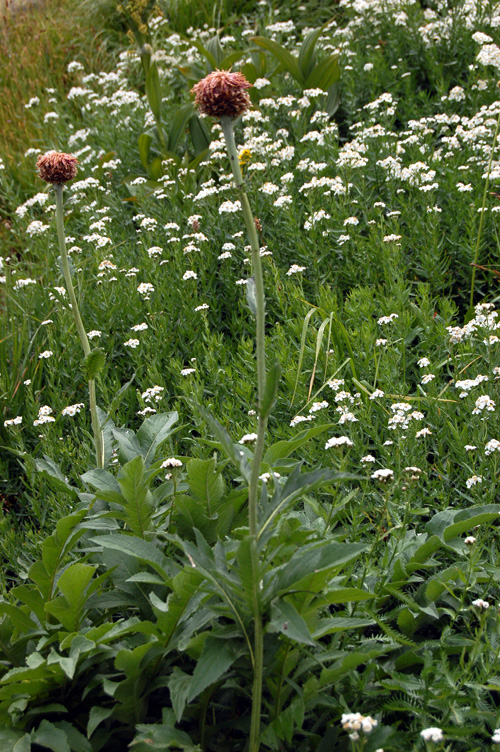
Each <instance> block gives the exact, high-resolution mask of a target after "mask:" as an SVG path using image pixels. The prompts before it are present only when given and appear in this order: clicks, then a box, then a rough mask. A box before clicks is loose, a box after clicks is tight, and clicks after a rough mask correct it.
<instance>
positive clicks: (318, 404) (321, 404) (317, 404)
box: [309, 400, 328, 413]
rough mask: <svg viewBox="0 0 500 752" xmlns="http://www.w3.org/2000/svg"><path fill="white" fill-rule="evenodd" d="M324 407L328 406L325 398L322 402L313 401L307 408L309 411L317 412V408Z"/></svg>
mask: <svg viewBox="0 0 500 752" xmlns="http://www.w3.org/2000/svg"><path fill="white" fill-rule="evenodd" d="M326 407H328V402H327V401H326V400H323V401H322V402H313V403H312V405H311V407H310V408H309V412H310V413H317V412H318V410H324V409H325V408H326Z"/></svg>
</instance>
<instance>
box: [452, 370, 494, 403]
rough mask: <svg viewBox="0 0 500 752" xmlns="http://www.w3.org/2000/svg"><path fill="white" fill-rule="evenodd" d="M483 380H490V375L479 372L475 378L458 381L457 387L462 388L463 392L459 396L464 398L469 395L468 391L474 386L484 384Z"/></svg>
mask: <svg viewBox="0 0 500 752" xmlns="http://www.w3.org/2000/svg"><path fill="white" fill-rule="evenodd" d="M483 381H488V376H483V375H482V374H479V375H478V376H476V378H475V379H463V381H456V382H455V389H461V390H462V393H461V394H460V395H459V396H460V397H461V398H462V399H463V398H464V397H467V392H469V391H470V390H471V389H472V388H473V387H475V386H479V384H482V383H483Z"/></svg>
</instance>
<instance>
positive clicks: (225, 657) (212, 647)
mask: <svg viewBox="0 0 500 752" xmlns="http://www.w3.org/2000/svg"><path fill="white" fill-rule="evenodd" d="M237 655H238V649H237V646H236V645H235V644H233V642H232V641H229V640H223V639H217V638H216V637H213V636H212V635H209V636H208V637H207V638H206V640H205V644H204V646H203V652H202V654H201V656H200V658H199V660H198V663H197V664H196V667H195V669H194V672H193V677H192V679H191V686H190V687H189V694H188V697H187V701H188V702H191V700H194V698H195V697H198V695H199V694H200V693H201V692H203V690H204V689H206V688H207V687H209V686H210V685H211V684H213V683H214V682H216V681H219V680H220V679H221V677H223V676H224V674H225V673H226V671H227V670H228V668H229V667H230V666H231V665H232V663H233V661H234V660H235V659H236V657H237Z"/></svg>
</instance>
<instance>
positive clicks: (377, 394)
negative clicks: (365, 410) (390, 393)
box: [370, 389, 385, 400]
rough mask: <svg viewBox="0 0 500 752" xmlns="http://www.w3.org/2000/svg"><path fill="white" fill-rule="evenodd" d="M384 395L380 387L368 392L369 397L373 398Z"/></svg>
mask: <svg viewBox="0 0 500 752" xmlns="http://www.w3.org/2000/svg"><path fill="white" fill-rule="evenodd" d="M384 396H385V392H383V391H382V389H374V390H373V392H372V393H371V394H370V399H371V400H375V399H379V398H380V397H384Z"/></svg>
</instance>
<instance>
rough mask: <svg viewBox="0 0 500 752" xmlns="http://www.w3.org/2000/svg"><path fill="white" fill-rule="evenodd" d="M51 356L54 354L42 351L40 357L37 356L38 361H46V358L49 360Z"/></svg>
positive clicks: (49, 351)
mask: <svg viewBox="0 0 500 752" xmlns="http://www.w3.org/2000/svg"><path fill="white" fill-rule="evenodd" d="M53 355H54V353H53V352H52V350H44V351H43V352H41V353H40V355H39V356H38V359H39V360H47V359H48V358H51V357H52V356H53Z"/></svg>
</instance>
